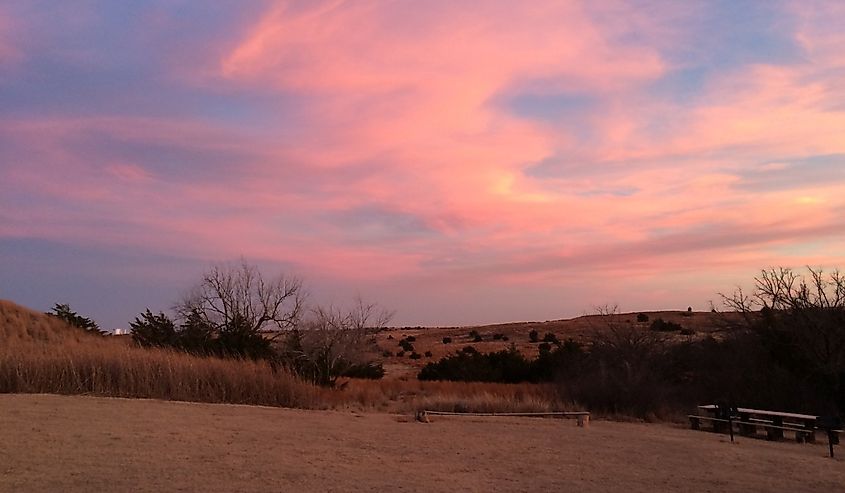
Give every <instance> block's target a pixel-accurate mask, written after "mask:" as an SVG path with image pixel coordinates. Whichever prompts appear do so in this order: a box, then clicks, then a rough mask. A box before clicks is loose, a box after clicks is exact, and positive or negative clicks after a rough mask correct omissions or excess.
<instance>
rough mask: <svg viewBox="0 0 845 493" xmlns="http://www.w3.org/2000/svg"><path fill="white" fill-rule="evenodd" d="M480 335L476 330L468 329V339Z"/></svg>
mask: <svg viewBox="0 0 845 493" xmlns="http://www.w3.org/2000/svg"><path fill="white" fill-rule="evenodd" d="M480 336H481V334H479V333H478V331H477V330H471V331H469V338H470V339H475V338H476V337H480Z"/></svg>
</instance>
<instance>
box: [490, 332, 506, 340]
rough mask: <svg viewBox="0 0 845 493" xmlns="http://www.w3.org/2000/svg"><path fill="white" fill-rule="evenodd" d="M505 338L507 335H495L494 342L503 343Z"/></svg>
mask: <svg viewBox="0 0 845 493" xmlns="http://www.w3.org/2000/svg"><path fill="white" fill-rule="evenodd" d="M504 337H505V334H500V333H496V334H493V340H494V341H501V340H502V339H503V338H504Z"/></svg>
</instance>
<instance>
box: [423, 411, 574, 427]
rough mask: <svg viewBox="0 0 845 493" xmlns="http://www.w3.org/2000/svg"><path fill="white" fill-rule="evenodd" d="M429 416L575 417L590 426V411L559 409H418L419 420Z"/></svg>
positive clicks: (424, 419)
mask: <svg viewBox="0 0 845 493" xmlns="http://www.w3.org/2000/svg"><path fill="white" fill-rule="evenodd" d="M429 416H500V417H502V416H511V417H526V418H545V417H551V418H575V422H576V424H577V425H578V426H579V427H581V428H587V427H589V426H590V413H589V411H559V412H545V413H456V412H446V411H428V410H426V409H421V410H419V411H417V414H416V418H417V421H421V422H423V423H429V422H430V421H429V419H428V417H429Z"/></svg>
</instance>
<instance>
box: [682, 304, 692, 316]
mask: <svg viewBox="0 0 845 493" xmlns="http://www.w3.org/2000/svg"><path fill="white" fill-rule="evenodd" d="M681 315H683V316H685V317H691V316H692V307H691V306H689V307H687V311H685V312H683V313H681Z"/></svg>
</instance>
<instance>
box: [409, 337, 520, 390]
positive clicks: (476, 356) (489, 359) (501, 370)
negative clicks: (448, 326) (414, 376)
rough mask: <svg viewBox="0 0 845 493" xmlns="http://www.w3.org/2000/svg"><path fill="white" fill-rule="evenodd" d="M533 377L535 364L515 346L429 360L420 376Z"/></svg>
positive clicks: (484, 379) (479, 379)
mask: <svg viewBox="0 0 845 493" xmlns="http://www.w3.org/2000/svg"><path fill="white" fill-rule="evenodd" d="M467 347H471V346H467ZM530 377H531V364H530V363H529V362H528V361H527V360H526V359H525V357H524V356H522V354H520V353H519V351H517V350H516V349H513V348H512V349H509V350H504V351H499V352H495V353H486V354H482V353H479V352H475V351H473V352H466V351H462V352H460V353H458V354H455V355H452V356H447V357H445V358H443V359H441V360H440V361H437V362H434V363H428V364H427V365H425V367H423V369H422V370H421V371H420V373H419V375H418V378H419V379H420V380H458V381H467V382H509V383H515V382H524V381H530Z"/></svg>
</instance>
